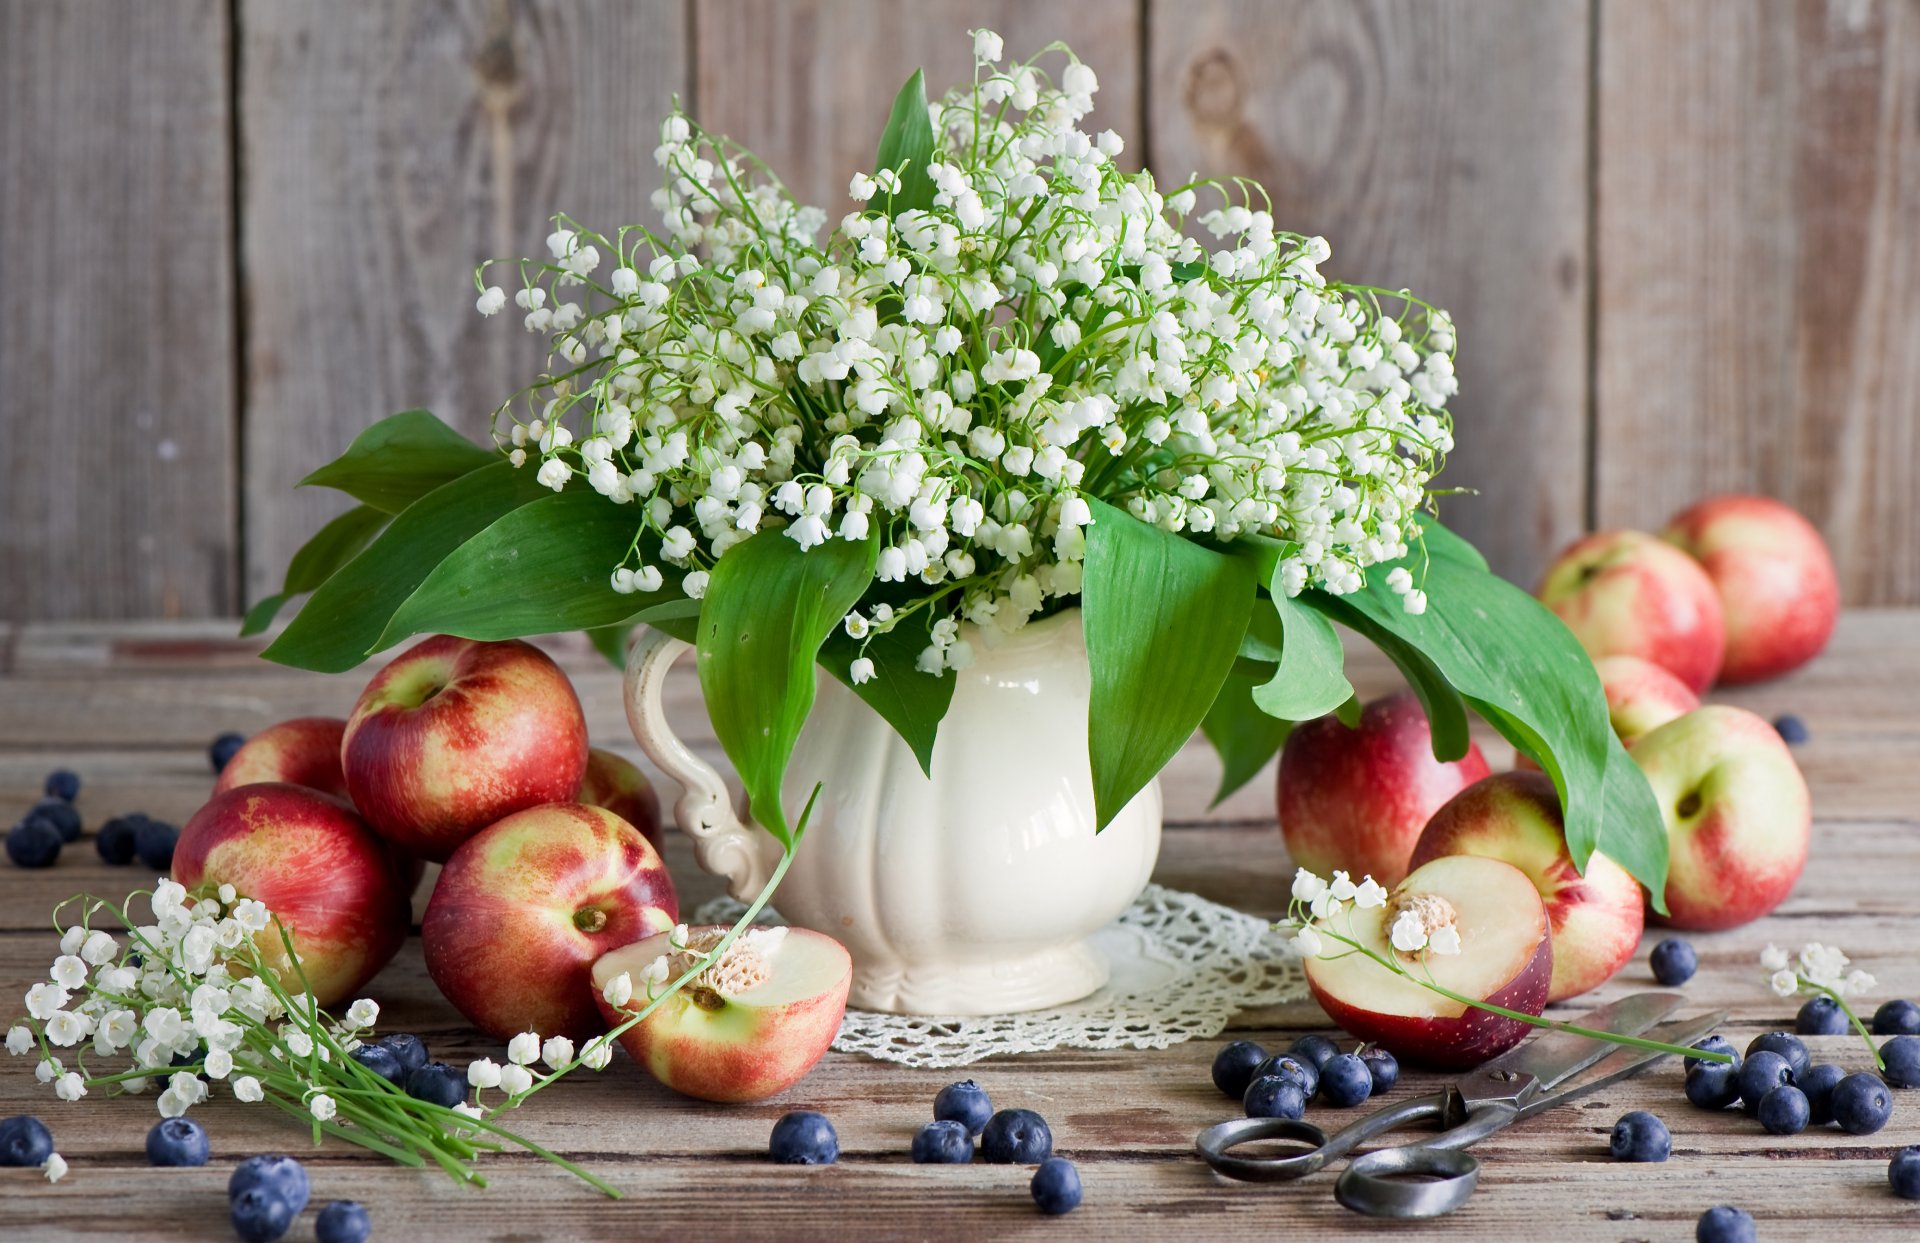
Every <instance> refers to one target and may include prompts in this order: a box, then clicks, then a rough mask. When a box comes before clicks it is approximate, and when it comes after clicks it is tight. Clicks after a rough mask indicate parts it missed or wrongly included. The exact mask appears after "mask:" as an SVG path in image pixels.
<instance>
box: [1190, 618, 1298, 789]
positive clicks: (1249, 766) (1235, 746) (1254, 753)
mask: <svg viewBox="0 0 1920 1243" xmlns="http://www.w3.org/2000/svg"><path fill="white" fill-rule="evenodd" d="M1254 612H1255V613H1256V614H1257V613H1258V612H1259V606H1258V605H1255V606H1254ZM1272 676H1273V666H1271V665H1264V664H1261V663H1259V662H1258V661H1252V660H1247V659H1245V658H1242V659H1239V660H1236V661H1234V662H1233V668H1231V669H1229V670H1228V671H1227V680H1226V681H1225V682H1224V683H1222V684H1221V686H1220V693H1219V694H1218V695H1216V696H1215V697H1214V700H1213V707H1212V708H1210V709H1208V710H1207V716H1206V719H1205V720H1203V721H1201V722H1200V730H1201V732H1202V733H1204V734H1205V735H1206V736H1207V741H1208V742H1211V743H1212V744H1213V749H1214V751H1215V752H1217V753H1218V754H1219V756H1220V769H1221V772H1220V788H1219V789H1218V790H1217V791H1215V792H1214V795H1213V805H1214V806H1216V807H1217V806H1219V804H1220V803H1221V801H1222V800H1224V799H1225V798H1226V797H1227V795H1229V794H1232V793H1233V792H1234V791H1235V790H1238V789H1239V788H1240V787H1241V786H1243V785H1245V784H1247V782H1249V781H1251V780H1253V778H1254V776H1255V775H1256V774H1257V773H1259V771H1260V770H1261V769H1262V768H1264V767H1266V763H1267V761H1268V760H1270V759H1272V758H1273V757H1274V754H1275V753H1276V752H1278V751H1279V750H1280V747H1281V745H1282V744H1284V743H1285V742H1286V741H1287V735H1288V734H1289V733H1291V732H1292V731H1293V722H1292V721H1283V720H1279V719H1277V718H1275V717H1272V716H1269V715H1267V713H1265V712H1263V711H1261V710H1260V707H1259V705H1258V704H1256V703H1254V702H1253V691H1254V688H1255V687H1257V686H1259V685H1260V684H1261V683H1263V682H1266V681H1267V680H1269V679H1270V678H1271V677H1272Z"/></svg>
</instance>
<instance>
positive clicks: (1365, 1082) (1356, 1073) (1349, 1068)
mask: <svg viewBox="0 0 1920 1243" xmlns="http://www.w3.org/2000/svg"><path fill="white" fill-rule="evenodd" d="M1371 1095H1373V1072H1372V1071H1370V1070H1368V1069H1367V1064H1366V1063H1365V1062H1363V1061H1361V1060H1360V1059H1359V1058H1358V1057H1357V1056H1355V1055H1354V1054H1352V1053H1342V1054H1339V1055H1338V1056H1336V1057H1330V1058H1328V1059H1327V1064H1326V1065H1325V1066H1322V1067H1321V1068H1320V1099H1321V1100H1323V1101H1325V1102H1326V1103H1327V1104H1329V1105H1331V1106H1333V1107H1334V1108H1335V1109H1352V1108H1353V1107H1354V1106H1355V1105H1358V1104H1359V1103H1360V1102H1362V1101H1364V1100H1366V1099H1367V1097H1369V1096H1371Z"/></svg>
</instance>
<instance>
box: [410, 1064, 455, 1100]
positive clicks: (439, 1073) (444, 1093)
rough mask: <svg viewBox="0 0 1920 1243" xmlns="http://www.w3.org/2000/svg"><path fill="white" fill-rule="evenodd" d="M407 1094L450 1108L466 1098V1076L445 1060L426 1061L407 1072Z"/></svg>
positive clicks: (416, 1098)
mask: <svg viewBox="0 0 1920 1243" xmlns="http://www.w3.org/2000/svg"><path fill="white" fill-rule="evenodd" d="M407 1095H408V1096H411V1097H412V1098H413V1099H415V1100H417V1101H426V1102H427V1103H428V1104H430V1105H441V1106H444V1107H446V1108H448V1109H452V1108H453V1107H454V1106H455V1105H458V1104H461V1103H463V1102H464V1101H465V1100H466V1099H467V1076H466V1075H465V1074H464V1073H463V1072H461V1071H457V1070H455V1069H454V1068H453V1067H451V1066H449V1065H447V1064H446V1063H445V1062H428V1063H427V1064H426V1065H425V1066H422V1067H421V1068H420V1069H418V1070H413V1071H408V1072H407Z"/></svg>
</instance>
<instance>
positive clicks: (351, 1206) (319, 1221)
mask: <svg viewBox="0 0 1920 1243" xmlns="http://www.w3.org/2000/svg"><path fill="white" fill-rule="evenodd" d="M372 1233H373V1219H372V1218H370V1217H368V1216H367V1210H366V1209H365V1208H364V1207H362V1206H361V1205H360V1204H358V1203H356V1202H355V1201H353V1200H334V1201H333V1202H331V1203H330V1204H328V1205H327V1207H325V1208H323V1209H321V1210H320V1216H318V1217H316V1218H314V1221H313V1237H314V1239H315V1241H316V1243H367V1236H368V1235H370V1234H372Z"/></svg>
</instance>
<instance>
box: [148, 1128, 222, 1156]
mask: <svg viewBox="0 0 1920 1243" xmlns="http://www.w3.org/2000/svg"><path fill="white" fill-rule="evenodd" d="M207 1155H208V1146H207V1131H206V1128H205V1127H203V1126H201V1125H200V1124H199V1123H198V1122H195V1121H193V1120H192V1119H191V1118H162V1119H160V1121H158V1122H156V1123H154V1124H153V1129H152V1130H151V1131H148V1132H147V1162H148V1164H150V1165H205V1164H206V1163H207Z"/></svg>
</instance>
